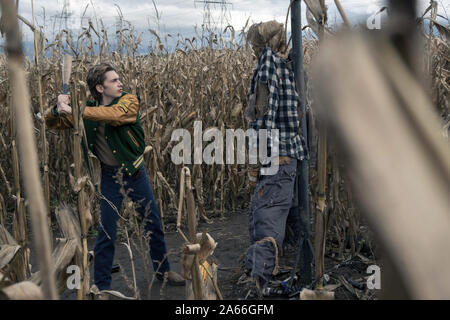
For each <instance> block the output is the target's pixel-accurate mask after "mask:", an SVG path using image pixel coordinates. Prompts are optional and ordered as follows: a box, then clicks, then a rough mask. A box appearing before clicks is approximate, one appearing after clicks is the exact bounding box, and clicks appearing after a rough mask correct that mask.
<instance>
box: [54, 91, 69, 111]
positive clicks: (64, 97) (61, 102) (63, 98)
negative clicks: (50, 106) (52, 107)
mask: <svg viewBox="0 0 450 320" xmlns="http://www.w3.org/2000/svg"><path fill="white" fill-rule="evenodd" d="M69 103H70V95H68V94H60V95H59V96H58V103H57V109H56V110H57V111H58V114H60V115H64V114H72V108H71V107H70V105H69Z"/></svg>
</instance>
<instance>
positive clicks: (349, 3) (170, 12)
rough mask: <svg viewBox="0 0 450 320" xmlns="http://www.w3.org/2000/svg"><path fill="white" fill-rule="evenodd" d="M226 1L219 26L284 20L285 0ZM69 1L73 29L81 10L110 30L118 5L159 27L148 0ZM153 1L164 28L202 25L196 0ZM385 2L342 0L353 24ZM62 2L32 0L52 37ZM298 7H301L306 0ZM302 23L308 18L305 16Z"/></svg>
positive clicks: (128, 15) (25, 2)
mask: <svg viewBox="0 0 450 320" xmlns="http://www.w3.org/2000/svg"><path fill="white" fill-rule="evenodd" d="M214 1H220V0H214ZM227 2H228V3H229V4H227V5H225V6H224V7H222V6H221V5H217V4H216V5H210V9H211V16H212V19H213V21H215V22H216V25H217V26H220V24H221V22H222V27H223V28H224V27H225V26H226V25H227V24H231V25H233V27H234V28H235V29H236V30H239V29H241V28H242V27H243V26H244V24H245V22H246V21H247V19H248V18H250V24H251V23H253V22H260V21H267V20H272V19H275V20H277V21H279V22H282V23H284V22H285V19H286V11H287V7H288V5H289V0H227ZM68 3H69V8H68V9H69V10H68V11H69V12H70V13H71V14H72V15H71V19H70V20H69V26H70V27H71V28H72V29H73V30H74V31H75V32H76V33H77V29H78V30H79V28H80V25H81V17H82V16H84V18H85V19H84V23H83V25H86V24H87V19H88V18H91V19H92V20H93V21H95V17H97V19H98V20H99V19H102V21H103V23H104V25H105V27H107V28H108V30H110V31H109V34H113V33H114V31H115V27H114V26H115V22H116V19H117V17H118V7H120V10H121V12H122V14H123V18H124V19H125V20H127V21H129V22H130V23H131V24H132V25H133V26H134V27H135V29H137V30H138V31H144V39H146V38H147V37H149V36H150V34H149V32H148V31H147V30H148V29H149V28H152V29H155V30H157V29H158V19H157V14H156V10H155V6H154V4H153V2H152V1H151V0H113V1H110V0H68ZM154 3H155V4H156V8H157V10H158V15H159V17H160V19H159V30H160V31H161V33H162V34H164V33H170V34H172V35H174V36H176V34H177V33H181V34H182V35H183V37H189V36H191V35H193V30H194V26H198V27H199V28H201V25H202V23H203V21H204V13H205V10H204V4H202V3H199V2H194V0H184V1H183V0H164V1H163V0H154ZM302 3H303V2H302ZM326 3H327V5H328V8H329V10H328V16H329V24H331V25H333V24H334V23H337V24H339V23H340V22H341V21H342V20H341V19H340V16H339V14H338V13H337V11H336V8H335V5H334V1H333V0H326ZM384 3H385V1H384V0H341V4H342V5H343V7H344V9H345V11H346V12H347V15H348V17H349V19H350V21H351V23H354V24H356V23H358V22H362V21H365V20H367V18H368V17H369V16H370V15H371V14H373V13H374V12H375V11H376V10H377V8H379V7H381V6H382V5H383V4H384ZM428 4H429V1H428V0H420V5H421V8H420V10H421V12H422V11H423V10H424V9H425V8H426V7H427V6H428ZM438 4H439V12H440V13H441V14H442V15H444V16H450V0H438ZM115 5H117V6H118V7H116V6H115ZM63 6H64V0H51V1H49V0H34V12H35V16H36V21H37V24H38V25H44V24H45V30H46V35H47V37H51V35H52V32H57V31H58V30H59V28H60V22H59V20H56V24H55V17H56V16H60V15H61V11H62V9H63ZM302 7H303V8H304V3H303V6H302ZM223 9H225V10H223ZM31 12H32V11H31V0H20V1H19V14H20V15H22V16H23V17H25V18H26V19H28V20H30V21H31V19H32V18H31V17H32V14H31ZM44 12H45V17H46V19H45V23H44ZM304 12H305V10H303V13H304ZM83 13H84V15H83ZM303 24H306V21H305V19H304V17H303ZM63 27H64V26H63ZM288 28H289V26H288ZM27 29H28V28H27V27H24V28H23V31H24V36H25V39H24V40H25V41H26V40H30V39H31V33H30V32H29V31H28V30H27Z"/></svg>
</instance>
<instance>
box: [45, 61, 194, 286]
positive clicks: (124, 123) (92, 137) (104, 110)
mask: <svg viewBox="0 0 450 320" xmlns="http://www.w3.org/2000/svg"><path fill="white" fill-rule="evenodd" d="M87 84H88V86H89V90H90V92H91V94H92V97H93V98H94V99H95V101H88V102H87V106H86V108H85V109H84V111H83V120H84V126H85V129H86V138H87V143H88V148H89V149H90V150H91V151H92V152H93V153H94V154H95V155H96V156H97V158H98V159H99V160H100V163H101V167H102V172H101V193H102V198H103V199H102V200H101V204H100V210H101V225H100V226H99V229H98V237H97V241H96V243H95V248H94V281H95V284H96V285H97V287H98V289H99V290H107V289H110V287H111V268H112V263H113V257H114V242H115V239H116V231H117V220H118V218H119V216H118V212H120V208H121V206H122V201H123V195H122V194H121V192H120V188H121V185H120V184H119V182H118V181H116V179H115V176H116V175H117V173H118V172H119V170H121V172H122V173H123V184H124V187H125V190H126V191H129V193H128V196H129V197H130V198H131V199H132V200H133V201H134V202H135V203H136V204H137V206H138V208H137V211H138V212H139V213H140V215H141V217H142V218H143V221H144V223H145V231H146V233H147V234H149V235H150V240H149V245H150V256H151V259H152V261H153V268H154V270H155V271H157V273H156V276H157V278H158V279H159V280H162V279H163V275H165V276H166V277H167V279H168V283H169V284H170V285H176V286H177V285H184V284H185V281H184V279H183V278H182V277H181V276H180V275H179V274H177V273H176V272H173V271H170V265H169V262H168V260H167V257H166V255H167V250H166V244H165V241H164V233H163V230H162V225H161V217H160V213H159V209H158V206H157V204H156V201H155V198H154V196H153V192H152V189H151V187H150V184H149V182H148V178H147V175H146V172H145V168H144V166H143V159H144V150H145V137H144V130H143V128H142V126H141V123H140V119H139V102H138V100H137V98H136V97H135V96H134V95H132V94H129V93H125V92H123V91H122V88H123V85H122V82H121V81H120V79H119V76H118V74H117V72H116V71H115V70H114V68H113V67H112V66H111V65H109V64H106V63H101V64H98V65H96V66H94V67H92V68H91V69H90V70H89V72H88V75H87ZM69 103H70V97H69V96H68V95H59V96H58V103H57V105H56V106H55V107H53V108H51V109H49V110H47V112H46V115H45V120H46V123H47V126H48V127H49V128H60V129H63V128H70V127H72V126H73V118H72V108H71V107H70V106H69ZM105 199H107V200H105Z"/></svg>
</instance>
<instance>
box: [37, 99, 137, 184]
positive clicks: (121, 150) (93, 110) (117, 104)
mask: <svg viewBox="0 0 450 320" xmlns="http://www.w3.org/2000/svg"><path fill="white" fill-rule="evenodd" d="M83 122H84V127H85V130H86V140H87V144H88V148H89V150H91V151H92V153H94V154H95V150H94V145H95V136H96V130H97V127H98V125H99V123H100V122H104V123H105V139H106V141H108V145H109V147H110V148H111V151H112V153H113V154H114V157H115V158H116V159H117V161H118V162H119V163H120V164H121V165H122V167H123V168H124V170H125V173H128V175H130V176H131V175H133V174H134V173H135V172H136V171H137V170H138V169H139V168H140V167H141V166H142V164H143V162H144V150H145V135H144V129H143V128H142V125H141V121H140V119H139V101H138V99H137V98H136V97H135V96H134V95H132V94H130V93H126V92H123V93H122V96H121V97H119V98H116V99H114V100H113V101H112V102H111V104H109V105H107V106H99V105H98V103H96V102H93V101H88V102H87V103H86V108H85V109H84V111H83ZM45 123H46V124H47V127H48V128H49V129H66V128H72V127H73V117H72V115H67V116H66V117H60V116H59V115H58V113H57V111H56V106H55V107H53V108H50V109H48V110H47V111H46V113H45ZM85 147H86V146H85V145H84V143H83V149H84V150H85ZM84 158H85V161H86V165H87V166H88V168H89V163H88V162H87V154H86V152H85V157H84ZM89 170H90V168H89Z"/></svg>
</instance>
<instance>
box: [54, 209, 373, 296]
mask: <svg viewBox="0 0 450 320" xmlns="http://www.w3.org/2000/svg"><path fill="white" fill-rule="evenodd" d="M167 229H169V230H166V233H165V235H166V236H165V238H166V243H167V248H168V251H169V261H170V264H171V268H172V270H175V271H177V272H180V271H181V266H180V257H181V248H182V245H183V243H184V241H183V239H182V238H181V236H180V235H179V234H178V233H177V232H176V231H174V230H173V227H170V226H169V228H167ZM171 229H172V230H171ZM204 230H206V231H207V232H208V233H209V234H210V235H211V236H212V237H213V238H214V239H215V241H216V242H217V243H218V245H217V247H216V249H215V251H214V257H215V258H216V259H217V261H218V263H219V269H218V285H219V288H220V290H221V293H222V295H223V297H224V299H226V300H238V299H239V300H240V299H244V298H247V299H257V296H256V291H255V290H253V289H252V287H251V285H250V286H249V283H248V282H245V281H243V279H245V277H242V275H243V270H242V268H241V258H242V256H243V254H244V253H245V251H246V249H247V248H248V241H249V240H248V229H247V213H246V211H243V212H237V213H232V214H228V215H227V216H226V217H225V218H220V217H218V218H213V219H212V223H211V224H207V223H204V222H203V223H202V222H200V224H199V226H198V231H199V232H201V231H204ZM121 242H125V238H124V236H123V235H122V236H120V235H118V239H117V243H116V252H115V257H114V264H119V265H120V267H121V268H120V271H119V272H117V273H113V274H112V288H111V289H112V290H116V291H119V292H121V293H122V294H124V295H126V296H130V297H131V296H133V295H134V290H133V287H134V285H133V276H132V269H131V263H130V256H129V251H128V249H127V247H126V246H125V245H123V244H121ZM94 243H95V236H94V235H92V236H91V237H90V238H89V241H88V249H89V250H93V247H94ZM132 248H134V250H133V255H134V265H135V271H136V283H137V289H138V293H139V298H140V299H151V300H183V299H186V287H171V286H168V285H163V284H162V283H161V282H160V281H158V280H157V279H154V281H153V284H152V285H151V290H150V291H149V284H150V282H151V281H152V278H153V270H152V268H151V267H150V270H148V268H146V267H145V262H144V260H143V258H142V254H140V253H139V250H138V249H137V248H135V247H133V246H132ZM146 254H147V255H148V253H146ZM331 255H332V252H331V251H328V252H327V255H326V256H331ZM295 257H296V250H295V249H294V248H290V249H288V250H285V252H284V253H283V255H282V256H281V258H280V270H281V272H280V273H281V275H279V276H278V278H277V280H284V279H286V278H287V277H288V276H289V271H290V270H291V268H292V267H293V266H294V261H295ZM368 264H369V260H368V259H367V258H365V257H364V256H362V255H361V259H360V258H358V257H357V258H356V259H352V260H347V261H344V262H342V261H335V260H333V259H332V258H330V257H327V258H326V260H325V270H326V272H327V274H328V275H329V277H328V278H327V279H329V282H328V284H336V285H338V287H337V288H336V289H335V290H334V292H335V299H337V300H338V299H345V300H348V299H374V298H375V297H376V293H375V292H372V291H373V290H368V289H367V288H366V286H365V281H366V280H365V278H367V276H368V275H367V274H366V269H367V265H368ZM91 275H92V276H93V270H92V267H91ZM243 282H244V283H243ZM92 283H93V279H91V284H92ZM249 291H250V292H249ZM60 298H61V299H62V300H72V299H76V291H75V290H66V291H65V292H64V293H63V294H62V295H61V297H60ZM270 298H272V299H273V298H276V299H289V297H287V296H283V297H280V296H278V295H275V296H272V297H270ZM290 299H298V295H295V296H292V297H291V298H290Z"/></svg>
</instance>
